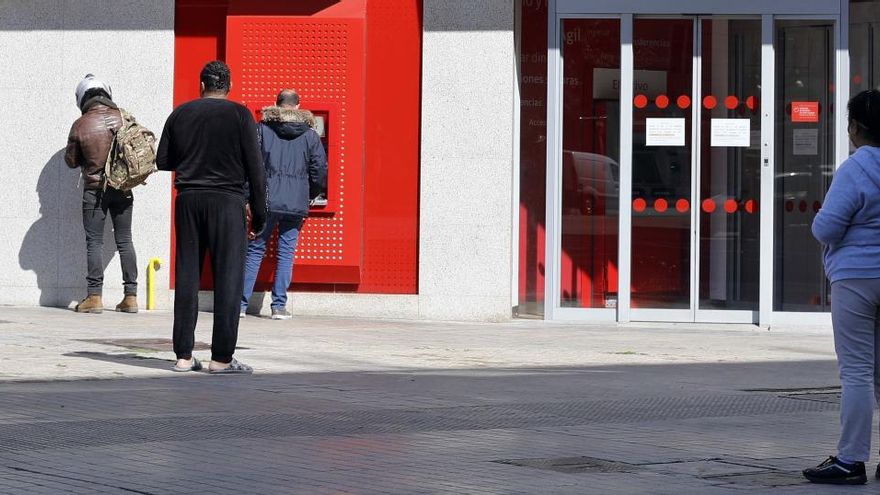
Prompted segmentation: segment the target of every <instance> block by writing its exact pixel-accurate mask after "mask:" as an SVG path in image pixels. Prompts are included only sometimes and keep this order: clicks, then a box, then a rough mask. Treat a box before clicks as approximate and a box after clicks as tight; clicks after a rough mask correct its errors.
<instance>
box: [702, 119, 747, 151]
mask: <svg viewBox="0 0 880 495" xmlns="http://www.w3.org/2000/svg"><path fill="white" fill-rule="evenodd" d="M749 131H751V127H750V121H749V119H712V129H711V134H712V139H711V146H712V147H714V148H724V147H735V148H748V147H749V145H751V140H752V139H751V138H752V135H751V133H750V132H749Z"/></svg>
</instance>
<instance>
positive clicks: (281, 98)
mask: <svg viewBox="0 0 880 495" xmlns="http://www.w3.org/2000/svg"><path fill="white" fill-rule="evenodd" d="M275 104H276V105H278V106H279V107H280V106H281V105H290V106H295V105H299V95H298V94H296V91H294V90H292V89H282V90H281V92H280V93H278V98H276V99H275Z"/></svg>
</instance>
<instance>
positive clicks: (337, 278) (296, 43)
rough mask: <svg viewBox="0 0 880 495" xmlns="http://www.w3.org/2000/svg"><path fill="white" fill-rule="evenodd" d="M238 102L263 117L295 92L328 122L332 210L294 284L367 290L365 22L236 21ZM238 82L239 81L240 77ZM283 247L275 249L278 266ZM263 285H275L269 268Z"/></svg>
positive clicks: (231, 43) (309, 242) (230, 24)
mask: <svg viewBox="0 0 880 495" xmlns="http://www.w3.org/2000/svg"><path fill="white" fill-rule="evenodd" d="M227 40H228V41H227V63H228V64H229V67H230V69H231V70H232V73H233V75H234V76H233V77H234V78H235V81H236V82H234V83H233V92H232V94H231V97H232V98H233V99H236V100H238V101H240V102H242V103H243V104H244V105H246V106H248V107H249V108H251V109H252V110H253V111H254V112H255V116H256V114H257V113H258V112H259V109H260V108H262V107H263V106H265V105H269V104H272V103H273V102H274V100H275V97H276V95H277V94H278V91H280V90H281V89H284V88H294V89H296V91H297V92H298V93H299V94H300V95H301V97H302V100H301V106H302V107H303V108H306V109H309V110H313V111H318V112H321V113H323V114H326V115H327V121H326V122H325V126H326V129H327V138H328V140H329V142H328V204H327V206H326V207H324V208H319V209H315V210H313V211H312V213H311V214H310V218H309V219H308V221H307V222H306V224H305V226H304V227H303V230H302V233H301V237H300V243H299V247H298V248H297V251H296V257H295V266H296V270H294V281H296V282H319V283H344V284H356V283H359V282H360V266H361V259H362V248H363V246H362V235H361V234H362V228H363V208H362V206H363V203H362V201H363V199H362V189H363V162H364V155H363V138H362V136H363V133H364V130H363V125H364V124H363V119H364V84H363V81H364V55H363V53H364V23H363V20H362V19H322V18H314V19H313V18H303V17H292V16H283V17H282V16H230V17H229V18H228V20H227ZM236 75H237V77H236ZM274 249H275V243H274V242H273V243H272V244H271V245H270V246H269V252H268V253H267V254H268V255H269V257H271V258H274ZM264 270H265V271H264V272H263V273H261V275H263V276H261V277H260V279H261V281H263V282H265V281H267V280H266V277H271V275H270V274H269V272H271V270H270V269H268V268H264Z"/></svg>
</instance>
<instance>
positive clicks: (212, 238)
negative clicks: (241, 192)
mask: <svg viewBox="0 0 880 495" xmlns="http://www.w3.org/2000/svg"><path fill="white" fill-rule="evenodd" d="M244 202H245V200H244V197H243V196H237V195H235V194H229V193H223V192H213V191H184V192H182V193H180V194H178V196H177V201H176V202H175V210H174V225H175V233H176V235H177V249H176V253H177V258H176V265H175V271H174V274H175V284H176V285H175V293H174V353H175V354H177V358H178V359H190V358H191V357H192V350H193V345H194V344H195V331H196V321H197V320H198V316H199V280H200V279H201V271H202V265H203V264H204V261H205V252H206V251H207V252H210V253H211V271H212V272H213V273H214V335H213V338H212V341H211V359H212V360H214V361H218V362H221V363H228V362H230V361H232V354H233V353H234V352H235V343H236V341H237V340H238V308H239V301H240V300H241V292H242V289H243V285H244V269H243V267H244V260H245V252H246V250H247V226H246V220H245V211H244Z"/></svg>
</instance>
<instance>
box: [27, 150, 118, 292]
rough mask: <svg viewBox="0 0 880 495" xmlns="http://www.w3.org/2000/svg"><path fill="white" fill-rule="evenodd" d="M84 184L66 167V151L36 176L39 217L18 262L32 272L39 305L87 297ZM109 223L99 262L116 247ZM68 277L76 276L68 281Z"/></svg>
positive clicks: (107, 258) (110, 257)
mask: <svg viewBox="0 0 880 495" xmlns="http://www.w3.org/2000/svg"><path fill="white" fill-rule="evenodd" d="M82 191H83V190H82V181H81V180H80V171H79V169H71V168H69V167H68V166H67V164H65V163H64V149H61V150H59V151H57V152H56V153H54V154H53V155H52V157H51V158H50V159H49V161H48V162H47V163H46V165H45V166H44V167H43V170H42V172H40V178H39V179H38V180H37V190H36V192H37V196H38V198H39V201H40V218H39V219H38V220H37V221H36V222H34V224H33V225H31V227H30V228H29V229H28V231H27V233H26V234H25V236H24V239H23V240H22V243H21V249H20V250H19V252H18V264H19V266H21V268H22V269H23V270H29V271H33V272H34V273H35V274H36V276H37V287H38V288H39V290H40V306H61V307H66V306H69V305H70V304H71V303H72V302H75V301H77V300H78V299H76V298H77V297H80V298H81V297H85V294H86V261H85V260H86V241H85V231H84V230H83V226H82ZM111 226H112V223H111V222H110V221H109V219H108V222H107V224H106V225H105V226H104V229H105V230H104V239H105V241H107V240H110V242H105V243H104V250H103V261H104V269H105V271H106V268H107V265H108V264H109V263H110V260H111V259H112V258H113V253H114V252H115V250H116V245H115V243H114V242H113V241H112V239H113V235H112V231H111V230H110V227H111ZM68 273H75V274H79V275H80V276H79V277H78V280H77V281H76V282H75V283H72V282H71V280H67V279H69V278H71V277H70V276H65V275H66V274H68Z"/></svg>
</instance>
